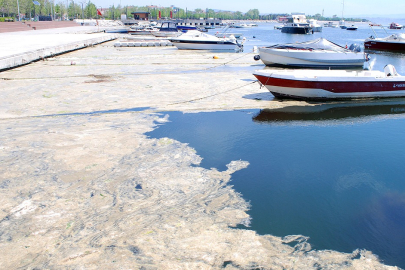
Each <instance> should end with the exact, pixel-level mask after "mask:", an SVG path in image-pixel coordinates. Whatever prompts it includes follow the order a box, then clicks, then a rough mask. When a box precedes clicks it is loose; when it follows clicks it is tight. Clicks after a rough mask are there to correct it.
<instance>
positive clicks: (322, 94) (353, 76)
mask: <svg viewBox="0 0 405 270" xmlns="http://www.w3.org/2000/svg"><path fill="white" fill-rule="evenodd" d="M253 75H254V76H255V77H256V78H257V79H258V80H259V82H260V83H261V84H262V85H264V86H265V87H266V88H267V89H268V90H269V91H270V92H271V93H272V94H273V95H274V96H275V97H277V98H292V99H298V100H339V99H361V98H388V97H405V76H401V75H399V74H398V73H397V72H396V70H395V67H394V66H392V65H386V66H385V67H384V71H383V72H382V71H364V70H363V71H346V70H259V71H255V72H254V73H253Z"/></svg>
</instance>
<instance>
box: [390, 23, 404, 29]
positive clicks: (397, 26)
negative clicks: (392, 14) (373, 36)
mask: <svg viewBox="0 0 405 270" xmlns="http://www.w3.org/2000/svg"><path fill="white" fill-rule="evenodd" d="M389 28H390V29H402V28H403V26H402V25H400V24H398V23H395V22H392V23H391V24H390V27H389Z"/></svg>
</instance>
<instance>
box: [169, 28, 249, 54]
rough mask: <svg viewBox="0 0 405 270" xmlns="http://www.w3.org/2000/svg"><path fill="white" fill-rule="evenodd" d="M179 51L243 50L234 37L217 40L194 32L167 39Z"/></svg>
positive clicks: (217, 38) (214, 37)
mask: <svg viewBox="0 0 405 270" xmlns="http://www.w3.org/2000/svg"><path fill="white" fill-rule="evenodd" d="M169 40H170V42H172V44H173V45H174V46H176V47H177V48H178V49H180V50H234V51H240V50H242V49H243V41H242V43H239V42H238V41H237V40H236V38H235V37H233V36H231V37H229V38H219V37H216V36H213V35H209V34H206V33H202V32H200V31H196V30H190V31H187V33H184V34H182V35H181V36H178V37H173V38H170V39H169Z"/></svg>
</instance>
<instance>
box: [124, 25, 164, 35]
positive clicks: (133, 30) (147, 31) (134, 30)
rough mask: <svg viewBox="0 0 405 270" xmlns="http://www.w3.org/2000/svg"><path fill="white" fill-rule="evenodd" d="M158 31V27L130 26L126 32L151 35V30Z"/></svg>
mask: <svg viewBox="0 0 405 270" xmlns="http://www.w3.org/2000/svg"><path fill="white" fill-rule="evenodd" d="M157 31H159V29H158V28H155V27H151V26H146V27H131V28H130V29H129V30H128V34H131V35H152V32H157Z"/></svg>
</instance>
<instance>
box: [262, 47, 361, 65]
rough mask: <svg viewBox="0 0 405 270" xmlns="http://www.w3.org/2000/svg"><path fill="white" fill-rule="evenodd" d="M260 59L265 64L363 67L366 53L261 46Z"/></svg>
mask: <svg viewBox="0 0 405 270" xmlns="http://www.w3.org/2000/svg"><path fill="white" fill-rule="evenodd" d="M259 51H260V59H261V60H262V61H263V63H264V64H265V65H286V66H300V67H331V66H336V67H355V66H358V67H361V66H363V64H364V62H365V61H366V60H365V55H364V53H354V52H337V51H327V50H311V51H310V50H290V49H271V48H259Z"/></svg>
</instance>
